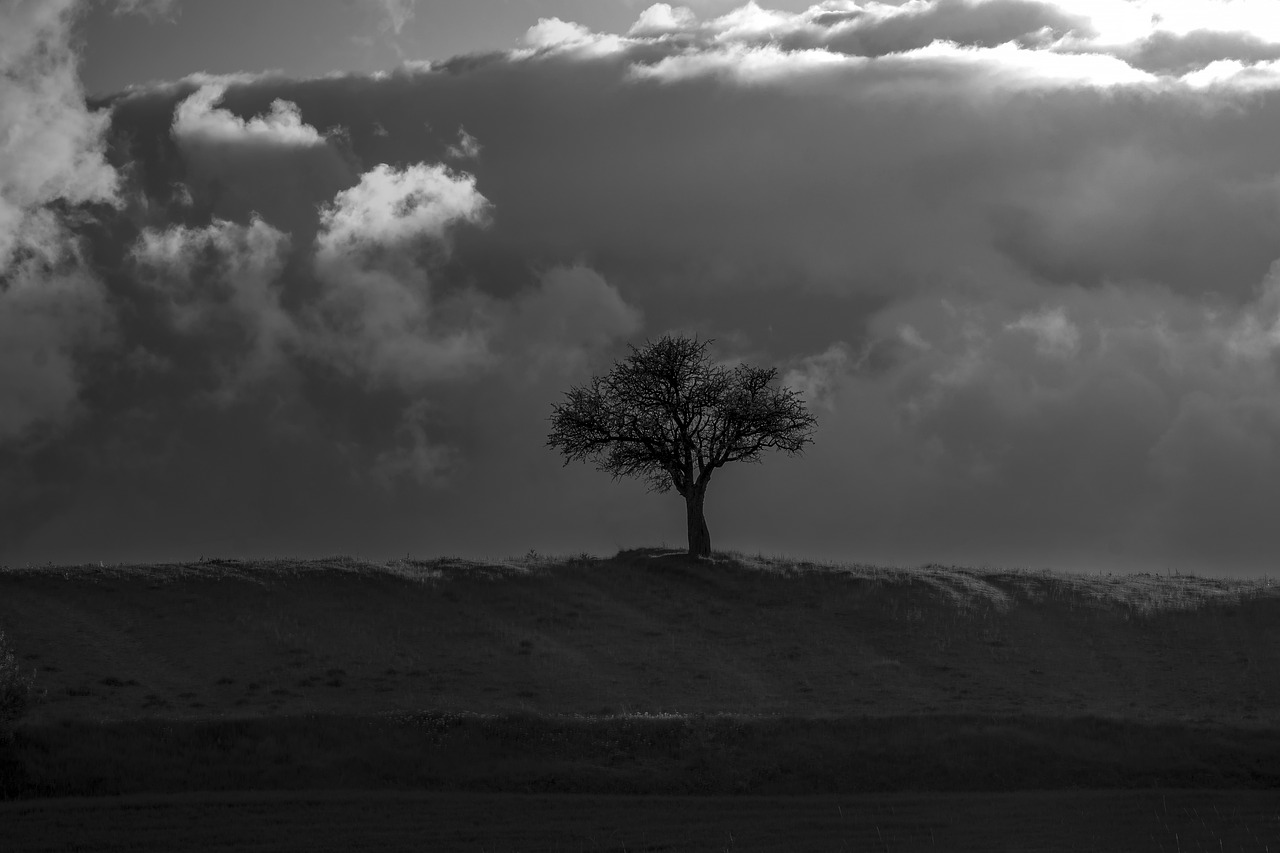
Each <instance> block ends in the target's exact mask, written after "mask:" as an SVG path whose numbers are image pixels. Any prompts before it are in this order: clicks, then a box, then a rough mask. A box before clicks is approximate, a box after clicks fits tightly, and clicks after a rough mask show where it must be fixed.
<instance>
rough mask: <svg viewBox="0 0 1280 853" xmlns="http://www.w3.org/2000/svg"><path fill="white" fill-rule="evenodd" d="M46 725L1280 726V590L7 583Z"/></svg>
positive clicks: (799, 578)
mask: <svg viewBox="0 0 1280 853" xmlns="http://www.w3.org/2000/svg"><path fill="white" fill-rule="evenodd" d="M0 629H3V630H4V631H5V632H6V633H7V635H8V637H9V641H10V643H11V645H12V646H13V647H14V649H15V650H16V652H17V654H18V657H19V659H20V661H21V662H22V663H23V664H24V665H25V666H29V667H35V668H37V669H38V683H39V685H40V686H41V687H43V688H44V690H45V691H46V694H47V700H46V701H45V702H43V703H42V704H40V705H39V706H37V707H36V708H34V709H33V711H32V713H31V715H30V722H32V723H52V722H55V721H64V720H79V721H112V720H137V719H148V718H155V719H181V720H208V719H219V718H231V717H234V718H244V717H255V716H279V715H296V714H316V713H321V714H371V713H381V712H394V711H420V710H423V709H435V710H440V711H458V712H470V713H481V714H503V713H516V712H524V713H533V714H552V715H555V714H586V715H617V714H623V713H674V714H698V713H702V714H714V713H730V714H736V715H747V716H750V715H784V716H791V717H805V718H833V717H849V716H851V715H852V716H872V717H876V716H901V715H920V714H971V715H986V716H1007V715H1036V716H1051V717H1066V716H1070V717H1082V716H1091V717H1101V718H1107V719H1117V720H1120V719H1123V720H1126V721H1132V722H1143V723H1165V722H1198V723H1207V724H1228V725H1232V726H1244V727H1250V726H1270V725H1273V724H1274V722H1275V720H1276V711H1277V709H1280V584H1272V583H1270V581H1269V580H1265V579H1264V580H1258V581H1240V580H1221V579H1209V578H1203V577H1194V576H1186V575H1178V576H1152V575H1133V576H1115V577H1112V576H1109V575H1103V576H1077V575H1065V574H1054V573H1048V572H1028V571H1008V570H1001V571H996V570H974V569H961V568H950V567H942V566H926V567H921V568H918V569H883V568H876V567H870V566H858V565H853V566H838V565H816V564H808V563H796V562H793V561H788V560H784V559H762V558H751V557H747V556H745V555H737V554H730V555H720V556H718V557H717V558H716V559H715V560H713V561H710V562H708V561H701V562H698V561H691V560H689V559H687V558H685V557H684V556H683V555H681V554H679V553H674V552H664V551H660V550H655V549H645V550H632V551H624V552H621V553H619V554H618V555H616V556H614V557H611V558H603V559H601V558H591V557H585V556H584V557H580V558H571V559H547V558H541V557H537V556H536V555H530V556H528V557H526V558H522V559H514V560H509V561H502V562H488V563H486V562H475V561H465V560H456V559H438V560H406V561H399V562H394V563H390V564H373V563H368V562H363V561H359V560H355V559H349V558H337V559H330V560H319V561H305V562H304V561H271V562H266V561H234V560H211V561H206V562H201V563H189V564H180V565H149V566H118V567H100V566H75V567H57V568H54V567H43V568H25V569H24V568H11V569H6V570H3V571H0Z"/></svg>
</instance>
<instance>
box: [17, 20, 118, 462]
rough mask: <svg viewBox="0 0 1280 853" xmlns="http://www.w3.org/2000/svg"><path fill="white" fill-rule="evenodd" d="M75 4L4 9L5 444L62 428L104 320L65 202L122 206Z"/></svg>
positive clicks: (103, 303) (102, 301)
mask: <svg viewBox="0 0 1280 853" xmlns="http://www.w3.org/2000/svg"><path fill="white" fill-rule="evenodd" d="M74 11H75V7H74V4H73V3H70V2H47V3H35V2H18V3H9V4H6V6H5V7H4V8H3V9H2V10H0V127H3V128H4V132H3V133H0V353H2V354H3V356H2V361H3V364H4V366H3V368H0V398H3V399H4V400H5V404H4V406H3V407H2V408H3V415H0V442H4V441H7V440H11V439H15V438H18V437H20V436H23V435H25V434H27V433H28V432H29V431H30V430H31V429H33V428H35V427H36V426H37V425H43V426H44V427H46V428H50V427H55V426H57V425H58V424H59V423H60V422H61V421H62V420H63V419H64V418H65V417H66V416H67V415H68V414H70V413H71V412H72V411H73V410H74V407H75V405H76V402H77V400H78V398H79V395H80V390H81V377H80V375H79V374H80V369H79V364H78V355H80V354H82V353H83V352H84V351H86V350H90V349H92V348H93V347H94V346H95V345H97V344H100V343H102V342H103V340H104V339H105V337H106V335H107V334H108V332H109V330H110V328H111V325H112V323H111V317H110V312H109V308H108V306H107V300H106V296H105V293H104V291H103V290H102V286H101V282H100V280H99V278H98V276H97V275H96V274H95V273H94V272H93V271H92V270H91V269H90V268H89V267H88V265H87V264H86V263H85V259H84V254H83V251H82V246H81V245H80V242H79V239H78V237H77V236H76V234H75V233H74V232H73V231H72V228H71V221H70V217H69V216H68V210H67V207H68V206H78V205H85V204H91V203H99V204H107V205H114V204H116V203H118V200H117V196H116V190H117V182H118V179H117V175H116V172H115V170H114V169H113V168H112V167H111V166H110V165H109V164H108V163H107V161H106V159H105V157H104V139H103V135H104V131H105V130H106V128H107V122H108V121H109V117H108V116H107V115H106V114H105V113H102V112H93V111H90V110H89V109H87V108H86V106H85V102H84V91H83V89H82V88H81V86H80V83H79V80H78V78H77V76H76V55H75V52H74V51H73V49H72V48H71V45H70V27H71V23H72V18H73V15H74Z"/></svg>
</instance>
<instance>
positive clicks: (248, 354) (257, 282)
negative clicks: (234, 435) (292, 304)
mask: <svg viewBox="0 0 1280 853" xmlns="http://www.w3.org/2000/svg"><path fill="white" fill-rule="evenodd" d="M288 251H289V237H288V235H286V234H283V233H282V232H280V231H278V230H277V229H275V228H273V227H271V226H270V225H268V224H267V223H266V222H264V221H263V220H262V219H260V218H256V217H255V218H254V219H253V220H252V221H251V222H250V223H249V224H248V225H238V224H236V223H234V222H228V221H226V220H222V219H215V220H213V222H211V223H210V224H209V225H206V226H203V227H199V226H198V227H186V226H182V225H175V226H171V227H169V228H167V229H164V230H157V229H146V230H144V231H143V232H142V234H141V235H140V236H139V237H138V241H137V243H136V244H135V245H134V248H133V252H132V254H133V259H134V261H135V262H136V264H137V265H138V267H139V268H140V271H141V272H142V273H143V275H144V276H145V277H146V279H147V280H148V282H149V283H150V285H151V286H152V287H154V288H155V289H156V290H157V291H159V292H160V294H161V295H162V298H163V300H164V302H165V304H166V305H167V307H168V310H169V314H170V317H171V318H172V323H173V326H174V328H175V329H176V330H177V331H179V332H180V333H181V334H183V335H186V336H193V337H198V338H201V339H202V345H201V347H200V352H201V354H202V355H204V356H206V357H207V358H209V359H212V360H213V362H214V363H213V365H212V370H213V372H214V373H215V377H216V380H217V382H218V385H217V387H215V388H213V389H211V393H212V394H213V395H214V399H215V400H217V401H218V402H220V403H222V404H224V405H226V404H228V403H230V402H231V401H233V400H234V399H235V397H236V396H237V394H238V393H240V391H241V390H242V389H243V388H244V386H246V385H248V384H250V383H253V382H254V381H261V380H265V379H269V378H271V377H272V376H273V374H275V373H277V372H278V371H280V370H281V369H283V368H284V366H285V364H284V363H285V359H286V357H287V352H288V350H289V349H291V348H293V347H296V346H297V345H298V343H299V329H298V327H297V324H296V322H295V321H294V319H293V317H292V316H291V315H290V314H289V313H288V312H287V311H286V310H285V309H284V307H283V305H282V303H281V295H282V289H281V281H280V277H281V274H282V273H283V271H284V265H285V261H286V257H287V254H288Z"/></svg>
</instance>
